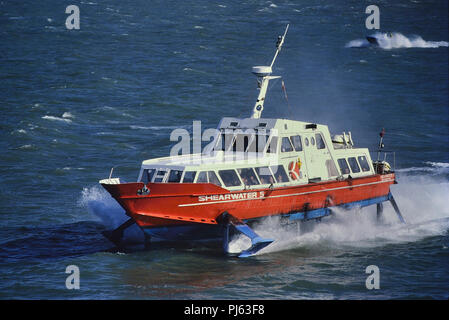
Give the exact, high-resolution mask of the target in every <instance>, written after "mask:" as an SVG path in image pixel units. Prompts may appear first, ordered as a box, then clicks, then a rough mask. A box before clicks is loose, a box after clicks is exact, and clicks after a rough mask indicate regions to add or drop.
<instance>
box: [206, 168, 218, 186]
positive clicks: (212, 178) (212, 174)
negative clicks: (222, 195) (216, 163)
mask: <svg viewBox="0 0 449 320" xmlns="http://www.w3.org/2000/svg"><path fill="white" fill-rule="evenodd" d="M207 175H208V176H209V183H213V184H216V185H217V186H221V182H220V180H218V177H217V174H216V173H215V172H214V171H208V172H207Z"/></svg>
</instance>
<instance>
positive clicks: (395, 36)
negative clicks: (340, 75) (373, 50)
mask: <svg viewBox="0 0 449 320" xmlns="http://www.w3.org/2000/svg"><path fill="white" fill-rule="evenodd" d="M371 36H372V37H375V38H376V39H377V42H378V44H379V47H380V48H382V49H399V48H438V47H447V46H448V45H449V43H448V42H447V41H426V40H424V39H423V38H421V37H420V36H418V35H416V36H410V37H407V36H404V35H403V34H402V33H399V32H393V33H391V34H389V33H380V32H377V33H375V34H373V35H371ZM368 46H370V43H369V42H368V40H366V39H355V40H351V41H349V42H348V43H347V44H346V46H345V47H346V48H363V47H368Z"/></svg>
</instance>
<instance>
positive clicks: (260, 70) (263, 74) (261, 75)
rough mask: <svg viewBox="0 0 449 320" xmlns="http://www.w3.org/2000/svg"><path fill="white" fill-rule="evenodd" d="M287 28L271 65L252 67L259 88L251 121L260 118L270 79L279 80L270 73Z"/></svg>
mask: <svg viewBox="0 0 449 320" xmlns="http://www.w3.org/2000/svg"><path fill="white" fill-rule="evenodd" d="M288 26H289V25H288V24H287V27H286V28H285V31H284V35H282V36H279V37H278V39H277V42H276V53H275V54H274V57H273V60H272V61H271V64H270V65H269V66H256V67H253V70H252V72H253V74H255V75H256V76H257V84H258V87H259V95H258V97H257V100H256V103H255V104H254V108H253V114H252V115H251V118H253V119H259V118H260V116H261V115H262V111H263V105H264V102H265V96H266V94H267V88H268V83H269V82H270V80H272V79H278V78H280V76H272V75H271V73H272V72H273V69H272V68H273V65H274V62H275V61H276V58H277V56H278V54H279V52H281V49H282V45H283V44H284V39H285V36H286V35H287V31H288Z"/></svg>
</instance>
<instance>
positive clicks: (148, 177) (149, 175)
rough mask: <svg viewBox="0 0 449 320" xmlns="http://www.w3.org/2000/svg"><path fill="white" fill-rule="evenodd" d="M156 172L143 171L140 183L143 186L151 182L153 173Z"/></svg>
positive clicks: (151, 170) (153, 170)
mask: <svg viewBox="0 0 449 320" xmlns="http://www.w3.org/2000/svg"><path fill="white" fill-rule="evenodd" d="M155 172H156V169H145V170H143V173H142V179H141V181H142V182H143V183H145V184H147V183H148V182H151V179H153V176H154V173H155Z"/></svg>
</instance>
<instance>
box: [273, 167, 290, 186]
mask: <svg viewBox="0 0 449 320" xmlns="http://www.w3.org/2000/svg"><path fill="white" fill-rule="evenodd" d="M270 168H271V171H272V172H273V174H274V177H275V178H276V181H277V183H283V182H289V180H288V176H287V173H285V169H284V167H283V166H282V165H279V166H271V167H270Z"/></svg>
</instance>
